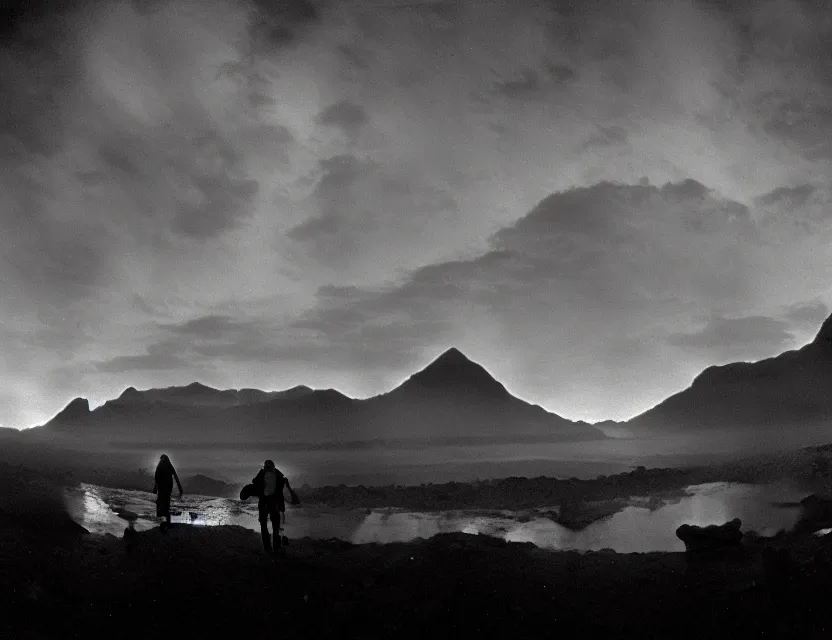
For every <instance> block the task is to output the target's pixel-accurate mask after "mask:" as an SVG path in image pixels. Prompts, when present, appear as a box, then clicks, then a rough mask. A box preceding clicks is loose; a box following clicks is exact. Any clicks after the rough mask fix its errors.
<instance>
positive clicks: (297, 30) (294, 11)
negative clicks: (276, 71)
mask: <svg viewBox="0 0 832 640" xmlns="http://www.w3.org/2000/svg"><path fill="white" fill-rule="evenodd" d="M254 6H255V8H256V14H255V16H254V19H253V21H252V25H251V36H252V42H253V44H254V45H255V47H256V48H257V50H258V51H259V52H262V53H266V54H269V53H274V52H277V51H279V50H280V49H282V48H283V47H286V46H288V45H291V44H295V43H296V42H297V41H298V39H299V38H300V37H301V36H302V35H303V33H304V30H305V28H307V27H309V26H311V25H314V24H316V23H318V22H319V20H320V13H319V11H318V9H317V8H316V7H315V5H314V4H313V3H312V2H309V1H308V0H279V1H273V0H254Z"/></svg>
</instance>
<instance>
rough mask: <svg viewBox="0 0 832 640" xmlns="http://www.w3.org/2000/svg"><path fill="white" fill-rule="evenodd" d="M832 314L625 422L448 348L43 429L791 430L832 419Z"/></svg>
mask: <svg viewBox="0 0 832 640" xmlns="http://www.w3.org/2000/svg"><path fill="white" fill-rule="evenodd" d="M831 391H832V316H830V317H829V318H828V319H827V320H826V321H825V322H824V323H823V325H822V326H821V328H820V330H819V332H818V334H817V336H816V337H815V339H814V340H813V341H812V342H811V343H809V344H807V345H806V346H804V347H802V348H801V349H797V350H793V351H787V352H785V353H782V354H780V355H778V356H775V357H772V358H767V359H764V360H760V361H758V362H735V363H730V364H725V365H719V366H713V367H708V368H707V369H705V370H704V371H702V373H700V374H699V375H698V376H697V377H696V378H695V379H694V380H693V382H692V383H691V385H690V386H689V387H688V388H687V389H685V390H683V391H681V392H679V393H676V394H674V395H672V396H670V397H669V398H667V399H666V400H664V401H662V402H660V403H659V404H658V405H656V406H655V407H653V408H652V409H649V410H648V411H646V412H644V413H642V414H640V415H638V416H636V417H634V418H632V419H631V420H628V421H626V422H612V421H606V422H602V423H596V424H595V425H592V424H589V423H587V422H582V421H577V422H576V421H572V420H568V419H566V418H563V417H561V416H559V415H557V414H554V413H551V412H549V411H546V410H545V409H543V408H542V407H540V406H538V405H533V404H529V403H527V402H524V401H523V400H520V399H519V398H516V397H514V396H513V395H511V393H509V392H508V391H507V390H506V388H505V387H504V386H503V385H502V384H501V383H500V382H498V381H497V380H495V379H494V377H493V376H491V374H489V373H488V371H486V370H485V369H484V368H483V367H482V366H480V365H479V364H477V363H475V362H472V361H471V360H470V359H468V358H467V357H466V356H465V355H464V354H462V353H461V352H460V351H459V350H457V349H454V348H452V349H449V350H448V351H446V352H444V353H443V354H442V355H440V356H439V357H438V358H437V359H436V360H435V361H433V362H432V363H431V364H429V365H428V366H427V367H425V368H424V369H423V370H421V371H419V372H417V373H415V374H413V375H412V376H410V377H409V378H408V379H407V380H406V381H405V382H403V383H402V384H401V385H400V386H398V387H396V388H395V389H393V390H392V391H390V392H388V393H384V394H382V395H379V396H375V397H372V398H368V399H354V398H350V397H348V396H345V395H344V394H342V393H340V392H339V391H336V390H334V389H322V390H321V389H312V388H310V387H307V386H297V387H293V388H291V389H287V390H285V391H261V390H258V389H225V390H220V389H214V388H211V387H208V386H205V385H203V384H200V383H198V382H195V383H193V384H190V385H188V386H184V387H168V388H164V389H148V390H145V391H138V390H136V389H135V388H133V387H130V388H128V389H126V390H125V391H124V392H123V393H122V394H121V395H120V396H119V397H118V398H116V399H114V400H110V401H108V402H105V403H104V404H103V405H102V406H100V407H98V408H96V409H95V410H92V411H91V410H90V407H89V403H88V402H87V400H85V399H83V398H76V399H75V400H73V401H72V402H70V403H69V404H68V405H67V406H66V407H65V408H64V409H63V410H62V411H61V412H60V413H58V414H57V415H56V416H55V417H54V418H53V419H52V420H50V421H49V422H48V423H47V424H46V425H44V426H43V427H39V428H37V430H40V431H43V432H50V433H55V434H57V433H62V434H72V435H76V436H95V437H96V438H97V439H103V440H110V441H113V440H128V441H136V440H153V441H154V442H157V443H162V442H173V441H194V440H198V441H202V442H253V441H258V442H268V441H280V442H287V443H289V442H295V443H303V442H310V443H321V442H345V441H373V440H400V439H424V440H443V441H446V442H448V441H450V442H453V441H460V442H461V441H464V440H465V439H479V440H482V439H485V440H487V441H493V442H511V441H520V440H526V441H552V442H556V441H581V440H598V439H603V438H605V437H606V435H605V432H611V431H614V430H615V429H620V428H624V429H625V430H629V431H630V432H631V433H636V434H641V435H645V434H647V435H649V434H659V433H672V432H689V433H693V432H703V431H704V432H707V431H708V430H712V429H722V430H725V429H727V430H731V429H749V428H751V429H759V430H760V431H763V430H765V429H767V428H768V429H777V430H786V429H792V430H795V429H797V430H799V429H801V428H804V427H805V428H810V427H823V426H824V425H825V424H826V423H828V422H829V421H830V420H832V393H830V392H831Z"/></svg>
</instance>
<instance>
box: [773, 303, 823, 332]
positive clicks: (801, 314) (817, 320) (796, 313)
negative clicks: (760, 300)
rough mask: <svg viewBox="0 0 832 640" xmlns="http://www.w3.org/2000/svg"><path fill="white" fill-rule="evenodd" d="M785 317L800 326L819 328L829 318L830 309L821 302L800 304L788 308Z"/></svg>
mask: <svg viewBox="0 0 832 640" xmlns="http://www.w3.org/2000/svg"><path fill="white" fill-rule="evenodd" d="M784 316H785V317H786V318H787V319H789V320H791V321H792V322H795V323H797V324H800V325H808V326H810V327H818V326H820V325H821V323H823V321H824V320H826V318H828V317H829V308H828V307H827V306H826V305H825V304H824V303H823V302H821V301H820V300H813V301H811V302H798V303H796V304H792V305H789V306H788V307H786V309H785V313H784Z"/></svg>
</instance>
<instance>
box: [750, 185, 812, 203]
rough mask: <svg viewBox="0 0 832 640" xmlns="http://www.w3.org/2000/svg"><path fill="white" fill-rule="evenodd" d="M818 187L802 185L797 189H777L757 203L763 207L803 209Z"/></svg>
mask: <svg viewBox="0 0 832 640" xmlns="http://www.w3.org/2000/svg"><path fill="white" fill-rule="evenodd" d="M816 191H817V187H815V186H814V185H811V184H802V185H799V186H797V187H777V188H776V189H773V190H771V191H769V192H768V193H765V194H763V195H761V196H759V197H758V198H757V202H758V203H759V204H761V205H763V206H767V207H768V206H773V205H776V206H782V207H802V206H803V205H805V204H806V202H807V201H808V200H809V198H810V197H811V196H812V194H813V193H815V192H816Z"/></svg>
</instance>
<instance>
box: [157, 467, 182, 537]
mask: <svg viewBox="0 0 832 640" xmlns="http://www.w3.org/2000/svg"><path fill="white" fill-rule="evenodd" d="M174 480H176V486H177V487H179V497H180V498H181V497H182V483H181V482H179V476H178V475H176V469H174V468H173V464H171V461H170V458H168V457H167V456H166V455H165V454H164V453H163V454H162V455H161V457H160V458H159V464H157V465H156V475H155V476H154V484H153V493H155V494H157V495H156V516H157V517H159V518H164V519H165V521H164V522H163V523H162V528H163V529H164V528H165V526H166V525H170V494H171V493H173V481H174Z"/></svg>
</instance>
